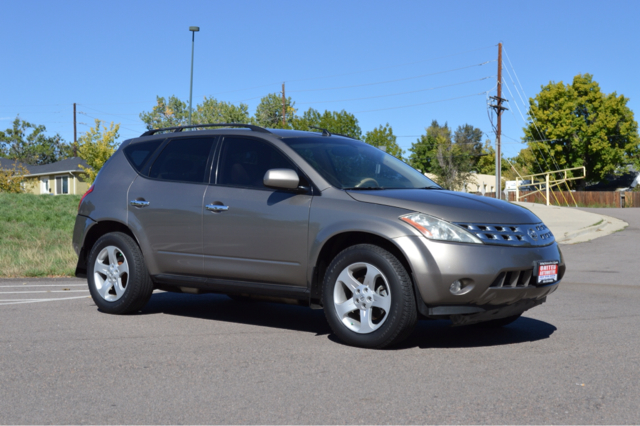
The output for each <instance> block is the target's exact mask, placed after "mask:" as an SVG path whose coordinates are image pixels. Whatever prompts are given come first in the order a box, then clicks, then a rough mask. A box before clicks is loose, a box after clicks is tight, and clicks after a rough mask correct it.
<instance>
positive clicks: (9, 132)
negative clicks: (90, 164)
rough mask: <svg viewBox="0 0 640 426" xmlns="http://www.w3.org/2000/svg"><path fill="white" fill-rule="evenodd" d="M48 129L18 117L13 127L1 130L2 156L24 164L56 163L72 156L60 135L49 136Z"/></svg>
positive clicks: (0, 149)
mask: <svg viewBox="0 0 640 426" xmlns="http://www.w3.org/2000/svg"><path fill="white" fill-rule="evenodd" d="M46 131H47V129H46V127H45V126H43V125H35V124H32V123H29V122H27V121H24V120H21V119H20V117H16V119H15V120H13V126H12V127H10V128H8V129H6V130H4V131H1V130H0V156H2V157H5V158H11V159H13V160H18V161H20V162H21V163H24V164H33V165H42V164H49V163H55V162H56V161H60V160H63V159H65V158H68V157H70V156H71V155H72V151H73V149H72V147H71V146H70V145H68V144H67V143H65V142H64V141H63V140H62V138H61V137H60V135H59V134H56V135H54V136H47V135H46V134H45V132H46Z"/></svg>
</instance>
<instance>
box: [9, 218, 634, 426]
mask: <svg viewBox="0 0 640 426" xmlns="http://www.w3.org/2000/svg"><path fill="white" fill-rule="evenodd" d="M605 214H609V215H611V216H614V217H620V218H621V219H623V220H625V221H626V222H628V223H629V227H628V228H627V229H626V230H624V231H622V232H619V233H615V234H612V235H610V236H607V237H603V238H600V239H598V240H595V241H593V242H591V243H584V244H580V245H572V246H563V252H564V254H565V257H566V259H567V261H568V263H569V273H568V274H567V276H566V280H565V282H564V283H563V284H562V285H561V287H560V289H559V290H558V291H557V292H556V293H554V294H553V295H552V297H550V300H549V302H548V303H546V304H544V305H542V306H539V307H537V308H536V309H534V310H532V311H529V312H528V313H527V314H526V316H525V317H523V318H521V319H520V320H518V321H516V322H515V323H513V324H512V325H510V326H508V327H505V328H504V329H501V330H497V331H484V330H478V329H473V328H450V327H449V324H448V323H447V322H446V321H430V322H427V321H423V322H421V323H420V324H419V325H418V327H417V329H416V332H415V333H414V334H413V335H412V337H411V338H410V339H409V340H408V341H407V342H406V344H404V345H403V346H402V347H400V348H395V349H392V350H383V351H371V350H362V349H356V348H351V347H348V346H344V345H342V344H340V343H338V342H337V341H336V340H335V338H334V337H333V336H332V335H331V333H330V329H329V327H328V326H327V324H326V322H325V320H324V317H323V313H322V312H321V311H312V310H309V309H307V308H302V307H295V306H287V305H277V304H269V303H248V304H243V303H238V302H235V301H232V300H230V299H228V298H227V297H225V296H218V295H204V296H195V295H176V294H169V293H157V294H155V295H154V296H153V297H152V299H151V302H150V303H149V304H148V306H147V307H146V308H145V309H144V311H143V312H142V313H141V314H140V315H133V316H124V317H118V316H110V315H105V314H101V313H100V312H98V311H97V310H96V307H95V305H94V304H93V303H92V302H91V299H89V298H88V297H86V295H87V293H86V292H85V293H82V290H84V287H82V282H81V281H79V280H69V279H67V280H0V423H132V424H133V423H509V424H522V423H565V424H570V423H582V424H585V423H599V424H602V423H618V424H624V423H633V424H638V423H639V422H640V380H639V379H640V333H638V326H639V325H640V315H639V314H638V306H640V286H639V285H638V284H640V281H639V279H638V276H637V275H638V266H637V262H636V260H635V259H637V253H638V241H639V240H640V239H639V238H638V237H639V236H638V230H639V229H640V211H639V214H638V215H637V217H636V215H634V214H633V211H626V210H625V211H614V210H608V211H607V212H606V213H605ZM634 250H635V253H636V255H635V256H634V254H633V253H634ZM587 271H595V272H587ZM23 283H24V284H23ZM79 284H80V285H79ZM15 286H17V287H15ZM36 286H45V287H36ZM64 289H68V290H64ZM19 291H20V292H26V291H29V292H31V291H50V292H48V293H18V292H19ZM56 291H58V292H56ZM72 291H75V292H73V293H71V292H72ZM72 297H73V298H72ZM45 300H46V301H45Z"/></svg>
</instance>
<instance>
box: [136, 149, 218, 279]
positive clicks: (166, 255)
mask: <svg viewBox="0 0 640 426" xmlns="http://www.w3.org/2000/svg"><path fill="white" fill-rule="evenodd" d="M214 142H215V138H213V137H202V136H201V137H182V138H175V139H170V140H169V141H168V143H165V144H164V147H163V148H161V149H162V151H161V152H160V153H159V154H158V155H157V158H156V159H155V160H153V164H152V165H151V166H150V168H149V170H148V171H147V172H146V173H144V174H145V175H144V176H138V177H137V178H136V179H135V181H134V182H133V183H132V185H131V187H130V188H129V194H128V195H129V196H128V199H127V201H128V202H129V207H128V209H129V216H128V221H129V224H130V226H131V227H132V228H133V229H134V231H135V232H136V234H137V235H138V238H140V239H143V240H144V241H143V245H145V246H147V247H150V250H151V253H150V255H151V257H152V258H151V259H150V260H151V261H150V262H147V263H149V265H148V266H149V268H150V270H151V271H150V272H151V273H152V274H178V275H201V274H202V210H203V207H202V200H203V198H202V197H203V195H204V192H205V189H206V188H207V185H206V183H205V182H207V181H208V179H209V174H210V169H211V158H212V155H211V153H212V152H213V146H214ZM147 255H148V254H147V253H145V256H147Z"/></svg>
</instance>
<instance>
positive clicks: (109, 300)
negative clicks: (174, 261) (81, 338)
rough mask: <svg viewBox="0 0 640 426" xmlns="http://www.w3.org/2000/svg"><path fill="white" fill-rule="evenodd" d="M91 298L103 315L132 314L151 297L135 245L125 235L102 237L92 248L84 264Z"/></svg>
mask: <svg viewBox="0 0 640 426" xmlns="http://www.w3.org/2000/svg"><path fill="white" fill-rule="evenodd" d="M87 281H88V283H89V292H90V293H91V298H92V299H93V301H94V302H95V304H96V305H97V306H98V308H99V309H100V310H101V311H102V312H106V313H109V314H118V315H123V314H131V313H134V312H137V311H139V310H140V309H142V307H143V306H144V305H145V304H146V303H147V302H148V301H149V298H150V297H151V293H153V283H152V282H151V277H150V276H149V272H148V271H147V267H146V265H145V263H144V258H143V257H142V252H141V251H140V248H139V247H138V244H137V243H136V242H135V241H134V240H133V239H132V238H131V237H130V236H128V235H127V234H123V233H121V232H113V233H110V234H105V235H103V236H102V237H100V239H98V241H97V242H96V243H95V244H94V246H93V247H92V248H91V252H90V253H89V259H88V262H87Z"/></svg>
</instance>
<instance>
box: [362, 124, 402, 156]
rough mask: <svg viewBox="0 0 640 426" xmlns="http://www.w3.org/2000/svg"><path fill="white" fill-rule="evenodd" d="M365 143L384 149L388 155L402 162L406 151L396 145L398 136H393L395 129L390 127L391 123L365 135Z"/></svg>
mask: <svg viewBox="0 0 640 426" xmlns="http://www.w3.org/2000/svg"><path fill="white" fill-rule="evenodd" d="M364 141H365V142H366V143H368V144H369V145H373V146H375V147H378V148H380V147H384V150H385V151H386V152H387V153H389V154H391V155H393V156H394V157H396V158H399V159H400V160H402V155H403V154H404V151H403V150H402V149H401V148H400V146H398V144H397V143H396V136H395V135H394V134H393V129H392V128H391V126H389V123H387V124H386V125H384V126H382V125H380V126H378V127H376V128H375V129H373V130H371V131H369V132H367V133H365V135H364Z"/></svg>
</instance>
